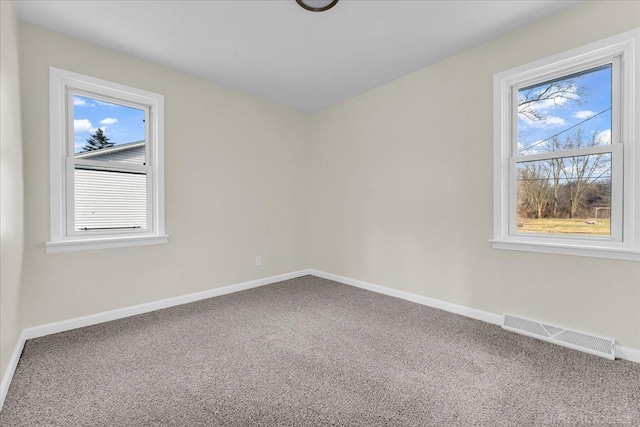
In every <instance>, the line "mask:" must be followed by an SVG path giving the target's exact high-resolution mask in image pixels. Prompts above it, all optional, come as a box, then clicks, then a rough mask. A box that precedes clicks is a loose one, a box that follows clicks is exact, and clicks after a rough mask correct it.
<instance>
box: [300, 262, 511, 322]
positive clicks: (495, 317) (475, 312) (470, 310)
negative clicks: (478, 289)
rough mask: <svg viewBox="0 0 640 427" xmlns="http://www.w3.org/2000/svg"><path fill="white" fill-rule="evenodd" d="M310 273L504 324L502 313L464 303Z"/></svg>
mask: <svg viewBox="0 0 640 427" xmlns="http://www.w3.org/2000/svg"><path fill="white" fill-rule="evenodd" d="M309 274H312V275H314V276H318V277H322V278H323V279H328V280H333V281H335V282H340V283H343V284H345V285H350V286H355V287H357V288H362V289H366V290H368V291H373V292H377V293H379V294H384V295H389V296H392V297H396V298H401V299H404V300H407V301H411V302H415V303H418V304H422V305H426V306H429V307H434V308H439V309H441V310H445V311H448V312H450V313H455V314H460V315H462V316H466V317H470V318H472V319H477V320H482V321H483V322H487V323H492V324H494V325H500V324H502V316H501V315H499V314H494V313H489V312H488V311H482V310H477V309H475V308H470V307H465V306H463V305H457V304H452V303H450V302H446V301H441V300H437V299H433V298H427V297H423V296H421V295H416V294H412V293H410V292H404V291H398V290H396V289H391V288H386V287H384V286H380V285H373V284H371V283H367V282H363V281H360V280H356V279H350V278H348V277H343V276H338V275H337V274H332V273H325V272H324V271H318V270H313V269H311V270H310V273H309Z"/></svg>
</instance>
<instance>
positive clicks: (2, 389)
mask: <svg viewBox="0 0 640 427" xmlns="http://www.w3.org/2000/svg"><path fill="white" fill-rule="evenodd" d="M26 341H27V339H26V338H25V337H24V331H22V333H21V334H20V336H19V337H18V342H17V343H16V347H15V348H14V349H13V353H11V358H10V359H9V366H7V370H6V371H5V372H4V375H3V376H2V382H1V383H0V410H2V407H3V406H4V398H5V397H7V393H8V392H9V385H10V384H11V380H12V379H13V374H14V373H15V372H16V368H17V367H18V361H19V360H20V356H21V355H22V349H23V348H24V343H25V342H26Z"/></svg>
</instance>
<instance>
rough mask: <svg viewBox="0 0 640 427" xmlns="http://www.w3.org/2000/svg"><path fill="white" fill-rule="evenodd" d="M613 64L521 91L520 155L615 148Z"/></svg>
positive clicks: (519, 93)
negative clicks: (583, 148) (612, 88)
mask: <svg viewBox="0 0 640 427" xmlns="http://www.w3.org/2000/svg"><path fill="white" fill-rule="evenodd" d="M611 72H612V67H611V64H608V65H606V66H602V67H598V68H594V69H591V70H588V71H584V72H581V73H578V74H574V75H571V76H567V77H564V78H561V79H556V80H550V81H547V82H545V83H541V84H537V85H534V86H529V87H525V88H522V89H520V90H518V150H517V151H518V155H529V154H539V153H545V152H550V151H556V150H566V149H573V148H581V147H592V146H602V145H609V144H611V106H612V102H611V87H612V86H611V77H612V74H611Z"/></svg>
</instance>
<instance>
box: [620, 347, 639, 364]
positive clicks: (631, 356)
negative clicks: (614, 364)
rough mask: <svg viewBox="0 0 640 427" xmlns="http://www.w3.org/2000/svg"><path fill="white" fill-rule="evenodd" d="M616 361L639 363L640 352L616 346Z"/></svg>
mask: <svg viewBox="0 0 640 427" xmlns="http://www.w3.org/2000/svg"><path fill="white" fill-rule="evenodd" d="M616 359H624V360H628V361H630V362H636V363H640V350H638V349H635V348H628V347H620V346H618V345H616Z"/></svg>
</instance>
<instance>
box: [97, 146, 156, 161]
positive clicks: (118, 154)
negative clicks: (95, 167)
mask: <svg viewBox="0 0 640 427" xmlns="http://www.w3.org/2000/svg"><path fill="white" fill-rule="evenodd" d="M144 151H145V147H144V145H142V146H140V147H134V148H129V149H127V150H119V151H112V152H106V153H104V154H98V155H95V156H91V157H88V158H90V159H91V160H99V161H102V162H126V163H137V164H139V165H142V164H144V163H145V154H144Z"/></svg>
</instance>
